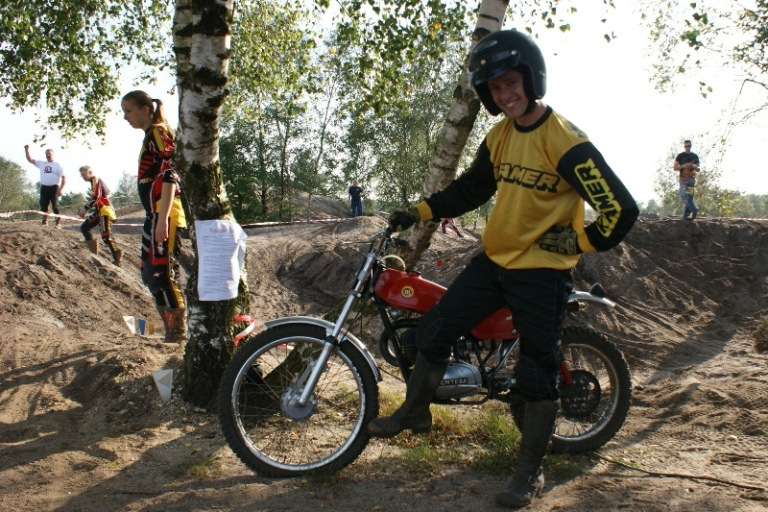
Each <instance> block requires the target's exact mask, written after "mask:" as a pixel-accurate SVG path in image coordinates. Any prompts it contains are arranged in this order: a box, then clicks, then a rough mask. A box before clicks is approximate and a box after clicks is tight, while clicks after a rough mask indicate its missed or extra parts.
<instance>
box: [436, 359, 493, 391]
mask: <svg viewBox="0 0 768 512" xmlns="http://www.w3.org/2000/svg"><path fill="white" fill-rule="evenodd" d="M482 385H483V383H482V377H481V376H480V370H478V369H477V367H475V366H473V365H471V364H469V363H462V362H452V363H449V364H448V368H446V369H445V374H444V375H443V380H442V381H441V382H440V385H439V386H438V387H437V390H436V391H435V398H437V399H439V400H447V399H450V398H464V397H467V396H472V395H474V394H477V393H479V392H480V388H481V387H482Z"/></svg>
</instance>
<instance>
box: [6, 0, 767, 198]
mask: <svg viewBox="0 0 768 512" xmlns="http://www.w3.org/2000/svg"><path fill="white" fill-rule="evenodd" d="M596 4H597V2H596ZM621 4H622V5H623V6H624V7H619V8H618V9H616V10H611V12H610V18H609V21H610V22H611V23H612V24H611V25H610V27H608V28H607V27H606V25H604V24H602V23H601V22H600V18H601V16H600V15H599V14H595V13H590V12H587V11H584V10H582V11H581V12H580V13H579V15H577V16H576V17H575V18H573V19H572V20H571V25H572V30H571V31H570V32H568V33H565V34H563V33H560V32H559V31H542V32H540V34H539V36H540V37H539V39H538V40H537V41H538V43H539V45H540V47H541V49H542V51H543V53H544V55H545V58H546V62H547V75H548V77H547V94H546V96H545V98H544V101H545V102H546V103H547V104H549V105H551V106H552V107H553V108H554V109H555V110H557V111H558V112H560V113H561V114H563V115H564V116H565V117H566V118H568V119H569V120H570V121H571V122H573V123H574V124H576V125H577V126H578V127H579V128H580V129H582V130H583V131H584V132H586V133H587V135H588V136H589V138H590V139H591V140H592V142H593V143H594V144H595V145H596V146H597V148H598V149H599V150H600V151H601V152H602V153H603V155H604V156H605V158H606V160H607V162H608V164H609V165H610V166H611V167H612V168H613V170H614V171H615V172H616V174H617V175H618V176H619V178H621V180H622V181H623V182H624V184H625V185H626V186H627V188H628V189H629V191H630V192H631V193H632V195H633V196H634V197H635V199H636V200H637V201H639V202H642V203H647V202H648V201H649V200H651V199H654V198H656V193H655V192H654V182H655V181H656V176H657V170H658V169H660V168H664V169H669V172H670V173H672V172H673V171H672V164H673V162H672V159H673V158H674V155H675V154H677V153H678V152H680V151H682V142H683V140H684V139H692V141H693V151H694V152H695V153H697V154H698V155H699V157H700V158H701V162H702V169H703V171H704V172H706V170H707V165H708V163H709V162H712V165H714V164H715V162H716V161H717V160H719V159H721V162H720V169H721V172H722V178H721V181H720V184H721V186H723V187H725V188H729V189H732V190H738V191H742V192H747V193H754V194H768V172H765V170H764V169H763V168H762V167H763V165H764V164H763V162H762V161H760V162H758V163H757V164H755V163H754V159H755V154H756V153H757V151H756V150H762V149H763V148H765V147H768V130H766V126H768V113H763V114H762V115H760V116H757V117H755V118H753V119H752V120H751V122H750V123H749V124H746V125H744V126H741V127H739V128H738V129H736V130H735V131H733V133H731V135H730V136H729V139H728V142H727V144H726V145H725V146H724V147H719V148H716V149H714V150H713V149H712V143H713V141H715V140H717V139H718V138H719V136H720V135H722V134H723V133H724V130H725V123H726V121H727V120H728V119H730V118H731V116H732V108H733V107H732V103H733V101H734V100H735V99H736V98H737V96H738V92H739V88H740V87H741V85H742V84H741V82H739V81H735V80H734V79H733V78H732V77H731V76H730V74H729V73H727V72H722V73H716V74H715V75H714V76H712V77H710V79H709V80H708V82H709V83H711V84H712V85H714V87H715V91H714V93H712V94H710V95H709V97H708V98H706V99H705V98H702V97H701V95H700V94H699V91H698V84H697V83H696V80H695V79H693V78H691V77H688V76H685V75H680V76H678V77H676V78H675V90H674V91H673V92H669V93H660V92H657V91H656V90H655V88H654V84H653V83H652V82H651V72H650V66H651V64H652V62H651V60H650V55H651V54H652V52H651V51H649V48H648V44H649V40H648V35H647V33H646V31H645V30H644V29H643V28H642V27H640V26H639V25H638V22H637V20H638V15H637V13H635V12H632V11H631V9H632V7H631V6H630V7H627V4H628V3H626V2H622V3H621ZM505 28H512V24H511V23H509V22H507V24H506V25H505ZM608 30H612V31H613V32H614V33H615V34H616V35H617V37H616V38H615V39H614V40H613V41H612V42H610V43H607V42H606V41H605V39H604V38H603V34H604V33H605V32H606V31H608ZM721 69H723V70H725V68H721ZM171 86H172V79H171V78H169V79H168V80H167V81H166V82H165V83H163V84H160V85H155V86H151V85H147V86H141V85H139V86H138V88H142V89H144V90H146V91H147V92H149V93H150V95H151V96H153V97H158V98H160V99H162V100H163V102H164V104H165V106H166V113H167V115H168V118H169V121H170V122H171V125H172V126H176V123H177V121H178V112H177V109H178V102H177V98H176V97H175V96H171V95H169V94H168V91H169V90H170V89H171ZM133 88H135V87H134V86H132V85H126V86H125V89H124V90H125V92H127V91H128V90H131V89H133ZM745 92H746V94H745V95H743V96H741V99H740V100H739V104H738V108H739V109H741V108H746V107H748V106H756V105H758V104H761V102H763V101H765V92H764V91H763V90H762V89H760V88H758V87H757V86H754V85H752V86H751V87H750V86H747V87H746V88H745ZM111 107H112V109H113V110H114V112H113V113H112V114H111V115H110V116H109V117H108V118H107V138H106V141H105V142H104V143H103V144H102V143H101V142H100V141H98V140H94V141H93V142H94V144H93V146H92V147H90V148H89V147H88V146H87V145H86V143H85V141H83V140H76V141H65V140H63V139H62V138H61V137H60V136H59V134H57V133H55V132H45V130H44V129H42V130H41V129H40V127H39V126H36V125H35V117H34V115H33V114H32V111H28V112H27V113H25V114H23V115H17V114H13V113H11V111H10V110H8V109H7V108H5V105H3V104H2V101H1V100H0V116H2V117H1V118H2V121H1V122H0V156H2V157H4V158H6V159H8V160H11V161H13V162H16V163H18V164H19V165H21V166H22V168H24V169H25V170H26V171H27V177H28V179H29V180H30V181H31V182H32V183H37V182H38V181H39V172H38V170H37V168H36V167H34V166H33V165H31V164H29V163H28V162H27V161H26V158H25V156H24V145H25V144H29V145H30V151H31V153H32V157H33V158H36V159H41V160H42V159H44V158H45V154H44V151H45V149H46V148H48V147H50V148H52V149H53V150H54V152H55V156H56V160H58V161H59V162H60V163H61V164H62V165H63V166H64V169H65V172H66V175H67V186H66V189H65V191H64V192H65V193H68V192H72V191H75V192H83V193H85V192H86V190H87V185H86V183H85V182H84V181H83V180H82V179H81V178H80V176H79V174H78V173H77V169H78V168H79V167H80V166H82V165H86V164H88V165H90V166H92V167H93V169H94V171H95V173H96V175H98V176H100V177H101V178H103V179H104V180H105V181H106V182H107V185H108V186H109V187H110V188H111V189H113V190H114V189H115V188H116V187H117V184H118V182H119V180H120V177H121V176H122V175H123V173H127V174H128V175H129V176H134V175H135V173H136V169H137V164H138V152H139V148H140V146H141V141H142V136H143V134H142V132H141V131H140V130H136V129H132V128H131V127H130V126H129V125H128V123H127V122H126V121H124V120H123V119H122V113H121V111H120V102H119V100H115V101H114V102H113V104H112V105H111ZM35 133H38V134H40V133H46V135H47V136H46V141H45V143H44V145H42V146H41V145H38V144H35V143H34V142H33V134H35ZM469 150H471V151H473V152H474V148H469Z"/></svg>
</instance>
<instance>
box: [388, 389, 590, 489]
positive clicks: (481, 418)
mask: <svg viewBox="0 0 768 512" xmlns="http://www.w3.org/2000/svg"><path fill="white" fill-rule="evenodd" d="M388 395H391V396H388ZM390 402H391V403H390ZM400 403H402V396H400V395H397V394H394V393H391V394H387V393H384V394H383V398H382V411H383V412H382V414H383V415H386V414H391V413H392V411H394V410H395V409H396V408H397V407H398V406H399V405H400ZM431 411H432V432H431V433H430V434H429V435H428V436H423V435H412V434H410V433H404V434H400V435H398V436H395V437H393V438H392V439H389V440H388V441H386V442H387V443H389V444H392V445H396V446H398V447H399V448H401V449H402V455H401V457H402V461H403V464H405V466H406V467H408V468H409V469H411V470H413V471H417V472H419V471H424V472H431V471H434V470H435V469H436V468H439V467H441V466H446V465H453V466H459V467H464V468H467V469H474V470H480V471H487V472H492V473H498V472H500V471H501V472H505V473H508V472H510V471H512V470H513V469H514V467H515V459H516V456H517V450H518V447H519V446H520V437H521V436H520V432H519V431H518V430H517V427H516V426H515V421H514V420H513V419H512V414H511V413H510V411H509V406H508V405H507V404H504V403H501V402H496V401H490V402H486V403H485V404H483V405H482V406H444V405H434V404H433V405H432V406H431ZM544 468H545V471H547V472H548V473H549V474H551V476H552V477H556V478H569V477H573V476H576V475H580V474H583V473H584V472H585V460H584V456H580V455H564V454H563V455H560V454H558V455H554V454H549V455H548V456H547V458H546V459H545V461H544Z"/></svg>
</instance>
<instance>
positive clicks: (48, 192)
mask: <svg viewBox="0 0 768 512" xmlns="http://www.w3.org/2000/svg"><path fill="white" fill-rule="evenodd" d="M48 205H50V206H51V209H52V210H53V213H55V214H57V215H58V214H59V213H60V211H59V186H58V185H41V186H40V211H41V212H45V213H48Z"/></svg>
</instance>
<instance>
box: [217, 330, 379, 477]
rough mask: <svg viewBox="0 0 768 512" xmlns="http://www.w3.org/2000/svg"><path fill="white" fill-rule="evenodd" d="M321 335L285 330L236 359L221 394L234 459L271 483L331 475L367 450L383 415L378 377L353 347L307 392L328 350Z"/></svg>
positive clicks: (334, 358)
mask: <svg viewBox="0 0 768 512" xmlns="http://www.w3.org/2000/svg"><path fill="white" fill-rule="evenodd" d="M325 336H326V332H325V329H324V328H323V327H320V326H315V325H310V324H286V325H279V326H276V327H273V328H270V329H267V330H266V331H264V332H262V333H261V334H259V335H258V336H256V337H254V338H253V339H251V340H250V341H249V342H248V343H246V344H245V345H244V346H242V347H241V348H240V349H238V350H237V352H235V356H234V357H233V359H232V361H231V362H230V364H229V366H228V367H227V369H226V371H225V373H224V377H223V379H222V383H221V388H220V390H219V397H218V405H219V421H220V423H221V428H222V431H223V433H224V436H225V437H226V439H227V442H228V443H229V446H230V448H231V449H232V451H233V452H234V453H235V454H236V455H237V456H238V458H240V460H242V461H243V462H244V463H245V464H246V465H247V466H248V467H250V468H251V469H252V470H254V471H256V472H257V473H259V474H261V475H263V476H268V477H290V476H300V475H305V474H308V473H314V472H333V471H336V470H338V469H340V468H342V467H344V466H346V465H348V464H349V463H351V462H352V461H353V460H355V458H357V456H358V455H360V452H362V451H363V449H364V448H365V446H366V445H367V443H368V436H367V434H366V432H365V425H366V424H367V423H368V421H370V420H371V419H372V418H374V417H376V415H377V414H378V387H377V382H376V377H375V375H374V373H373V370H372V369H371V367H370V366H369V365H368V364H367V362H366V360H365V356H363V354H361V353H360V351H359V349H358V348H357V347H355V346H354V345H353V344H351V343H350V342H348V341H344V342H342V343H341V344H340V345H339V346H338V347H337V348H336V349H335V350H334V352H332V353H331V355H330V358H329V359H328V362H327V363H326V364H325V365H324V368H322V370H321V373H320V377H319V381H318V383H317V386H315V388H314V389H312V390H310V391H309V392H308V393H306V392H305V390H306V388H305V384H306V382H307V380H308V378H309V375H310V374H311V372H312V370H313V368H314V366H315V364H316V360H317V357H318V356H319V355H320V353H321V351H322V350H323V348H324V347H325V346H326V345H327V343H326V342H325Z"/></svg>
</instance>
